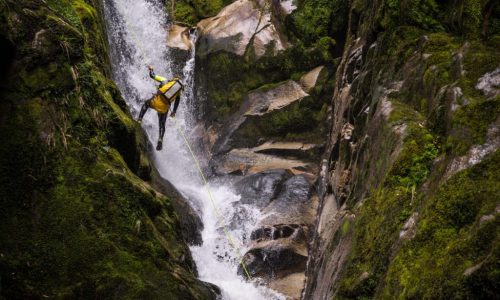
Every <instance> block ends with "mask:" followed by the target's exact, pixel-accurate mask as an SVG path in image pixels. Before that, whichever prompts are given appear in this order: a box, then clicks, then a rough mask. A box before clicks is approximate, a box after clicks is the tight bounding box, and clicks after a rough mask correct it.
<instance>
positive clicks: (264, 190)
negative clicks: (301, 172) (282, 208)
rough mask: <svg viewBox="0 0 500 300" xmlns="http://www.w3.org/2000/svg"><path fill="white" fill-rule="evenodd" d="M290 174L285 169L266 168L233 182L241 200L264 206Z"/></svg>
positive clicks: (260, 206) (274, 195)
mask: <svg viewBox="0 0 500 300" xmlns="http://www.w3.org/2000/svg"><path fill="white" fill-rule="evenodd" d="M290 176H291V174H290V172H288V171H286V170H268V171H264V172H261V173H257V174H253V175H250V176H247V177H245V178H244V179H242V180H240V181H238V182H237V183H236V184H235V189H236V191H237V192H238V194H240V195H241V202H242V203H245V204H253V205H255V206H257V207H259V208H264V207H265V206H267V205H268V204H269V202H271V201H272V200H273V199H274V198H275V197H276V195H277V194H278V193H279V191H280V187H281V185H282V183H283V182H284V181H285V180H286V179H288V178H289V177H290Z"/></svg>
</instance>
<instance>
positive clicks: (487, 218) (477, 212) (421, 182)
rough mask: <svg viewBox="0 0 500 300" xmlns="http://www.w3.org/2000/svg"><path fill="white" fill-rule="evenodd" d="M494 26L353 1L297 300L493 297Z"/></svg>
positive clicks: (444, 11)
mask: <svg viewBox="0 0 500 300" xmlns="http://www.w3.org/2000/svg"><path fill="white" fill-rule="evenodd" d="M499 18H500V8H499V5H498V1H432V0H426V1H350V12H349V28H348V30H347V35H346V44H345V50H344V53H343V56H342V61H341V62H340V64H339V67H338V69H337V73H336V80H335V91H334V96H333V100H332V107H333V112H332V129H331V132H330V138H329V142H328V146H327V151H326V156H325V163H327V165H328V168H327V170H325V172H324V173H323V174H322V176H323V179H324V181H323V184H322V191H321V192H320V195H321V201H320V209H319V211H318V215H319V218H318V220H317V223H316V229H315V234H314V236H315V237H314V242H313V243H312V245H311V250H310V251H311V252H312V255H310V256H309V257H310V260H309V262H308V269H307V282H306V288H305V291H304V293H303V299H330V298H335V299H345V298H382V299H387V298H404V299H407V298H413V299H425V298H433V299H461V298H475V299H487V298H495V297H497V296H495V295H496V294H497V291H498V288H499V285H498V282H499V281H498V279H499V277H498V272H497V271H495V270H498V255H499V253H498V249H499V245H500V244H499V239H498V238H499V236H498V233H499V232H500V231H499V227H498V226H499V222H498V220H499V219H498V209H499V205H500V202H499V199H500V197H499V196H500V185H499V181H498V178H500V177H499V175H500V173H499V167H500V166H499V162H500V160H499V158H500V156H499V155H500V152H499V151H498V147H499V144H498V142H499V140H498V126H499V124H500V123H499V122H500V110H499V108H500V106H499V105H500V98H499V97H498V85H497V86H496V87H494V84H491V83H492V82H494V81H495V80H498V77H497V76H498V75H495V74H498V67H499V61H500V56H499V55H500V52H499V51H498V49H499V47H500V44H499V41H500V40H499V38H500V35H499V34H500V27H498V21H499V20H500V19H499ZM495 78H496V79H495ZM487 82H489V83H487ZM486 86H489V87H486Z"/></svg>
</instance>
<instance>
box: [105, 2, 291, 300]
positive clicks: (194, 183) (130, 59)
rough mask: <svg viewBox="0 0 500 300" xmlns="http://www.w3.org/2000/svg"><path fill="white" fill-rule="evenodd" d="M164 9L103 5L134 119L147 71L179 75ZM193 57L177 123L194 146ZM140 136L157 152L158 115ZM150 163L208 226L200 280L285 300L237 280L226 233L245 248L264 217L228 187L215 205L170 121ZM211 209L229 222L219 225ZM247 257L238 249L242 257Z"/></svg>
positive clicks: (251, 296)
mask: <svg viewBox="0 0 500 300" xmlns="http://www.w3.org/2000/svg"><path fill="white" fill-rule="evenodd" d="M163 5H164V4H163V3H162V2H161V1H158V2H157V1H154V0H103V6H104V13H105V17H106V25H107V32H108V40H109V44H110V49H109V50H110V56H111V62H112V65H113V76H114V79H115V81H116V83H117V84H118V86H119V88H120V90H121V91H122V94H123V96H124V98H125V100H126V101H127V104H128V105H129V108H130V110H131V113H132V114H133V115H134V116H137V114H138V111H139V110H140V107H141V105H142V103H144V101H145V100H146V99H148V98H149V97H151V94H152V93H154V92H155V90H156V86H157V85H156V83H155V82H154V81H153V80H151V79H150V78H149V76H148V71H147V68H146V65H147V64H150V65H152V66H154V67H155V72H156V73H157V74H158V75H163V76H164V77H167V78H171V77H172V74H173V73H174V71H175V70H173V69H172V65H173V64H172V63H171V56H170V53H169V49H168V48H167V46H166V43H165V40H166V32H167V31H166V27H167V24H168V23H167V21H168V20H167V14H166V12H165V11H164V8H163ZM194 51H195V50H194V49H193V50H192V52H191V54H190V57H189V59H188V61H187V62H186V64H185V67H184V68H183V70H182V75H183V78H182V80H183V83H184V85H185V91H184V93H183V96H182V97H181V103H180V106H179V110H178V114H177V117H176V122H177V124H178V126H179V127H180V128H182V130H183V131H185V132H186V133H187V135H188V139H190V140H195V139H196V136H193V134H194V133H192V131H191V129H192V127H193V125H194V124H193V123H194V120H193V117H192V116H193V113H194V110H195V109H196V101H195V99H194V70H195V52H194ZM143 128H144V130H145V131H146V132H147V135H148V137H149V139H150V141H151V143H153V144H155V143H156V139H157V137H158V120H157V116H156V113H155V112H154V111H153V110H150V111H148V113H147V114H146V116H145V117H144V121H143ZM194 151H195V152H196V149H194ZM152 156H153V157H152V158H153V160H154V163H155V165H156V167H157V168H158V171H159V172H160V174H161V176H163V177H164V178H166V179H167V180H169V181H170V182H171V183H172V184H173V185H174V186H175V187H176V188H177V189H178V190H179V191H180V192H181V193H182V194H183V195H184V196H185V197H186V198H187V199H188V200H189V201H190V203H191V204H192V205H193V206H194V208H195V210H196V211H198V212H199V213H200V214H201V218H202V221H203V224H204V230H203V232H202V238H203V244H202V246H199V247H191V251H192V253H193V258H194V260H195V262H196V265H197V267H198V272H199V278H200V279H201V280H204V281H208V282H211V283H214V284H216V285H217V286H219V287H220V288H221V291H222V298H223V299H234V300H236V299H238V300H240V299H248V300H255V299H282V298H283V297H281V296H280V295H278V294H277V293H275V292H273V291H271V290H269V289H267V288H264V287H262V286H259V285H257V283H249V282H246V281H245V280H243V278H241V277H239V276H238V275H237V269H238V263H239V257H240V256H239V254H238V251H237V250H236V249H233V248H232V247H231V246H230V244H229V242H228V239H227V236H225V234H224V230H223V227H222V226H224V225H228V226H229V224H230V226H229V227H228V228H229V233H230V235H231V237H232V238H233V240H234V243H235V244H236V245H237V246H238V247H243V246H242V245H244V241H243V240H241V238H242V237H245V236H249V234H250V231H251V230H252V226H253V224H255V223H256V220H257V219H258V217H259V211H258V210H257V209H255V208H252V207H249V206H247V205H242V204H240V203H239V199H240V197H239V196H238V195H235V194H234V193H233V192H232V190H231V189H230V187H228V186H226V185H224V184H213V183H210V184H209V188H210V190H211V192H212V195H213V198H211V197H209V193H208V192H207V189H206V188H207V187H206V186H204V184H203V181H202V180H201V177H200V174H199V172H198V170H197V168H196V165H195V162H194V161H193V158H192V157H191V155H190V153H189V151H188V149H187V147H186V145H185V143H184V141H183V139H182V137H181V136H180V134H179V133H178V132H177V130H176V126H175V124H174V122H173V121H172V120H171V119H170V118H169V120H168V121H167V128H166V134H165V138H164V148H163V150H162V151H159V152H157V151H154V153H153V154H152ZM212 201H213V202H214V203H213V202H212ZM214 204H215V207H217V209H218V210H219V212H220V215H221V216H224V217H225V218H226V219H224V220H220V219H219V218H218V215H217V214H216V211H215V209H216V208H215V207H214ZM244 250H245V249H244V248H242V249H240V251H241V255H242V254H243V253H244Z"/></svg>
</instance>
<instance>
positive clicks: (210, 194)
mask: <svg viewBox="0 0 500 300" xmlns="http://www.w3.org/2000/svg"><path fill="white" fill-rule="evenodd" d="M172 119H173V120H174V124H175V127H176V128H177V131H179V134H180V135H181V136H182V139H183V140H184V143H185V144H186V146H187V148H188V149H189V152H190V153H191V156H192V157H193V161H194V162H195V164H196V167H197V168H198V171H199V172H200V177H201V178H202V179H203V182H204V184H205V189H206V190H207V194H208V196H209V198H210V202H211V203H212V207H213V209H214V211H215V214H216V215H217V219H218V222H219V223H220V224H221V225H222V228H223V229H224V234H225V235H226V238H227V240H228V241H229V244H230V245H231V247H233V249H234V250H236V253H237V254H238V259H239V260H240V264H241V267H242V268H243V270H244V272H245V275H246V276H247V278H248V280H252V276H250V273H249V272H248V269H247V267H246V265H245V263H244V262H243V257H242V256H241V252H240V249H239V248H238V247H237V246H236V244H235V243H234V241H233V238H232V237H231V234H230V233H229V230H228V229H227V227H226V225H224V222H223V220H224V219H223V218H222V215H221V213H220V211H219V209H218V208H217V205H216V204H215V201H214V197H213V195H212V192H211V191H210V188H209V186H208V180H207V178H206V177H205V175H204V174H203V171H202V169H201V166H200V162H199V160H198V159H197V158H196V155H195V154H194V152H193V149H192V148H191V145H190V144H189V142H188V139H187V138H186V135H185V134H184V132H183V131H182V129H181V128H180V126H179V124H177V120H176V119H175V118H172Z"/></svg>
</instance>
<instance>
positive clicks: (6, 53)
mask: <svg viewBox="0 0 500 300" xmlns="http://www.w3.org/2000/svg"><path fill="white" fill-rule="evenodd" d="M0 57H2V59H1V60H0V83H2V82H3V81H4V80H6V79H7V78H8V75H9V72H10V70H11V68H12V65H13V63H14V59H15V57H16V47H15V46H14V44H13V43H12V42H11V41H10V40H9V39H8V38H7V37H6V36H4V35H0Z"/></svg>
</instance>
